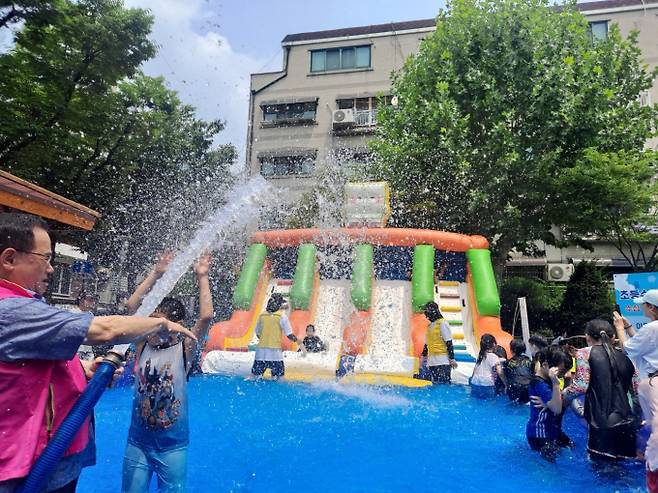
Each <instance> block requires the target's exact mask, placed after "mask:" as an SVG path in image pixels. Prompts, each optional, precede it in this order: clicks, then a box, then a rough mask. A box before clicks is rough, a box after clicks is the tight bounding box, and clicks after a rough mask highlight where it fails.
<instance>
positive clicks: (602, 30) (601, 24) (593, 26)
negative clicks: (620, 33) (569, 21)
mask: <svg viewBox="0 0 658 493" xmlns="http://www.w3.org/2000/svg"><path fill="white" fill-rule="evenodd" d="M589 32H590V34H591V36H592V39H593V40H595V41H603V40H605V39H607V38H608V21H596V22H590V23H589Z"/></svg>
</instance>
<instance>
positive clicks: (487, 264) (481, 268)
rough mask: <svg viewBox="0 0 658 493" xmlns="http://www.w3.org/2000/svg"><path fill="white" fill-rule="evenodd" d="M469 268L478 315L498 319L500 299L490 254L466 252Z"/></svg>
mask: <svg viewBox="0 0 658 493" xmlns="http://www.w3.org/2000/svg"><path fill="white" fill-rule="evenodd" d="M466 258H467V259H468V264H469V266H470V268H471V277H472V279H473V292H474V293H475V304H476V305H477V309H478V313H479V314H480V315H485V316H490V317H499V316H500V297H499V296H498V288H497V287H496V277H495V276H494V271H493V267H492V265H491V252H490V251H489V250H485V249H478V248H474V249H471V250H467V251H466Z"/></svg>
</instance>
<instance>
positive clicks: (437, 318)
mask: <svg viewBox="0 0 658 493" xmlns="http://www.w3.org/2000/svg"><path fill="white" fill-rule="evenodd" d="M424 313H425V317H426V318H427V320H429V321H430V323H429V325H428V326H427V331H426V333H425V347H424V348H423V356H425V357H427V369H428V377H429V380H430V381H431V382H432V383H433V384H436V383H450V373H451V370H452V369H453V368H457V362H456V361H455V350H454V348H453V345H452V332H451V330H450V324H449V323H448V322H447V320H445V319H444V318H443V315H442V314H441V311H440V310H439V305H437V304H436V303H435V302H433V301H430V302H428V303H427V304H426V305H425V307H424Z"/></svg>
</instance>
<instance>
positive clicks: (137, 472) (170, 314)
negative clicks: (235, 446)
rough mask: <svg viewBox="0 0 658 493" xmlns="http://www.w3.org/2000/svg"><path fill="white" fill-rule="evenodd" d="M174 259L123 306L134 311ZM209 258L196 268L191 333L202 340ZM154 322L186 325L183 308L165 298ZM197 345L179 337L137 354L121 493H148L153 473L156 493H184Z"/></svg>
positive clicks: (208, 316) (208, 317)
mask: <svg viewBox="0 0 658 493" xmlns="http://www.w3.org/2000/svg"><path fill="white" fill-rule="evenodd" d="M172 257H173V256H172V254H170V253H164V254H163V255H162V256H161V257H160V259H159V261H158V263H157V264H156V266H155V268H154V270H153V271H152V272H151V273H150V274H149V275H148V276H147V277H146V279H145V280H144V281H143V282H142V283H141V284H140V286H139V287H138V288H137V290H136V291H135V293H134V294H133V295H132V296H131V297H130V299H129V300H128V302H127V305H128V309H129V310H130V311H132V312H134V311H135V310H137V308H138V307H139V305H140V303H141V299H142V298H143V297H144V296H145V295H146V294H147V293H148V292H149V291H150V290H151V289H152V288H153V285H154V284H155V282H156V281H157V280H158V279H159V278H160V277H161V276H162V275H163V274H164V272H165V271H166V269H167V267H168V265H169V263H170V261H171V260H172ZM210 262H211V257H210V255H209V254H207V253H206V254H204V255H202V256H201V257H200V258H199V260H197V262H196V264H195V266H194V272H195V274H196V277H197V283H198V285H199V319H198V321H197V322H196V324H195V325H194V327H193V328H192V332H193V333H194V334H195V335H196V337H197V339H198V340H203V338H204V336H205V333H206V332H207V330H208V328H209V327H210V322H211V321H212V317H213V306H212V296H211V294H210V284H209V281H208V270H209V269H210ZM151 316H152V317H154V316H157V317H162V318H166V319H167V320H172V321H182V320H184V319H185V316H186V310H185V306H184V305H183V303H182V302H181V301H180V300H177V299H175V298H169V297H167V298H164V299H163V300H162V302H160V304H159V305H158V307H157V308H156V309H155V312H153V314H152V315H151ZM196 349H197V344H187V343H185V342H183V341H181V339H180V338H178V337H160V336H159V335H156V336H151V337H149V338H147V339H146V342H143V343H140V344H138V345H137V348H136V360H137V364H136V367H137V368H136V381H135V394H134V399H133V412H132V419H131V424H130V430H129V432H128V444H127V446H126V451H125V455H124V459H123V480H122V492H123V493H146V492H147V491H148V488H149V484H150V482H151V476H152V475H153V474H154V473H155V474H156V476H157V478H158V491H163V492H167V493H181V492H184V491H186V488H185V481H186V477H187V446H188V443H189V423H188V406H187V379H188V376H189V371H190V368H191V364H192V361H193V358H194V354H195V351H196Z"/></svg>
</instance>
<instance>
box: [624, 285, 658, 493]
mask: <svg viewBox="0 0 658 493" xmlns="http://www.w3.org/2000/svg"><path fill="white" fill-rule="evenodd" d="M633 302H635V303H637V304H638V305H642V311H643V312H644V315H645V316H646V317H647V318H649V319H650V320H651V322H649V323H648V324H645V325H643V326H642V327H641V328H640V330H638V331H636V330H635V329H634V327H633V325H632V324H630V323H628V321H627V320H626V319H624V318H623V317H622V316H621V315H620V314H619V313H617V312H615V313H614V316H613V318H614V326H615V329H616V330H617V338H618V339H619V341H620V342H621V343H622V347H623V348H624V351H625V352H626V354H627V355H628V357H629V358H630V359H631V361H632V362H633V364H635V367H636V368H637V370H638V372H639V374H640V384H639V385H638V392H637V393H638V399H639V401H640V406H641V407H642V414H643V415H644V419H645V420H646V421H647V423H648V424H649V426H650V427H651V435H650V436H649V440H648V441H647V448H646V451H645V452H644V460H645V461H646V465H647V486H648V489H649V491H650V492H652V493H653V492H658V380H657V381H654V382H652V380H653V378H654V377H656V376H658V289H650V290H649V291H647V292H646V293H645V294H644V295H643V296H640V297H639V298H633ZM626 333H628V336H629V337H627V336H626Z"/></svg>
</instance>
